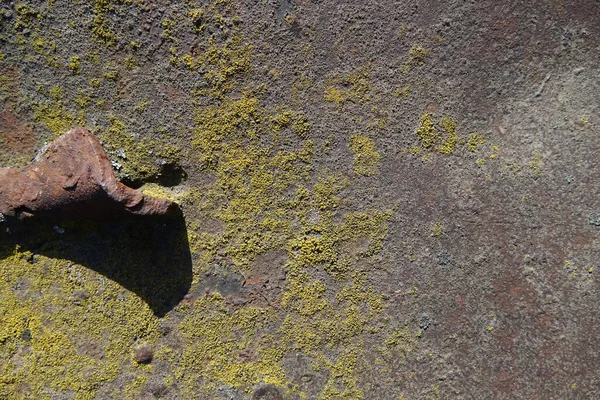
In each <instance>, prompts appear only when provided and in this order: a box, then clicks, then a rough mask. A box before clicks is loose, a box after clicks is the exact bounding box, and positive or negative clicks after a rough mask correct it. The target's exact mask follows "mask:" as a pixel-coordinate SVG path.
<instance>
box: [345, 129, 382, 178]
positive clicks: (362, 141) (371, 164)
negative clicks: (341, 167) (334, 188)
mask: <svg viewBox="0 0 600 400" xmlns="http://www.w3.org/2000/svg"><path fill="white" fill-rule="evenodd" d="M350 149H351V150H352V153H354V172H356V173H357V174H359V175H363V176H371V175H374V174H375V173H376V172H377V165H378V164H379V161H380V160H381V155H380V154H379V153H378V152H377V151H376V150H375V142H374V141H373V139H371V138H370V137H368V136H365V135H352V136H351V137H350Z"/></svg>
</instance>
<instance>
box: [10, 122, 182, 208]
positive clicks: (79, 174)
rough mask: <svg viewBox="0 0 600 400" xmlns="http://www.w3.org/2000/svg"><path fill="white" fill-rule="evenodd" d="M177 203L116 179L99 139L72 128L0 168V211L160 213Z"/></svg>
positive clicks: (82, 129)
mask: <svg viewBox="0 0 600 400" xmlns="http://www.w3.org/2000/svg"><path fill="white" fill-rule="evenodd" d="M176 209H177V206H176V205H175V204H174V203H173V202H171V201H170V200H165V199H157V198H153V197H150V196H145V195H143V194H142V193H141V192H139V191H137V190H134V189H131V188H129V187H127V186H125V185H123V184H121V183H119V182H117V180H116V178H115V175H114V173H113V170H112V166H111V164H110V161H109V159H108V157H107V156H106V153H105V152H104V149H103V148H102V145H101V144H100V141H99V140H98V139H97V138H96V137H94V136H93V135H92V134H91V133H90V132H89V131H88V130H87V129H84V128H75V129H73V130H72V131H70V132H68V133H66V134H64V135H62V136H61V137H60V138H58V139H57V140H55V141H54V142H52V143H51V144H50V145H48V147H47V148H46V150H45V151H44V152H43V153H41V154H39V155H38V156H37V157H36V159H35V161H34V162H33V163H31V164H29V165H27V166H25V167H22V168H13V169H11V168H2V169H0V213H2V214H5V215H8V216H14V217H24V216H30V215H35V214H38V213H41V212H47V211H57V212H65V213H67V214H70V213H72V214H74V215H95V216H101V215H103V214H106V213H107V212H115V211H120V210H123V211H126V212H128V213H132V214H138V215H165V214H170V213H172V212H174V211H175V210H176Z"/></svg>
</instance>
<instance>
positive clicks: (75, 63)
mask: <svg viewBox="0 0 600 400" xmlns="http://www.w3.org/2000/svg"><path fill="white" fill-rule="evenodd" d="M69 70H70V71H71V73H72V74H74V75H78V74H80V73H81V57H79V56H71V57H70V58H69Z"/></svg>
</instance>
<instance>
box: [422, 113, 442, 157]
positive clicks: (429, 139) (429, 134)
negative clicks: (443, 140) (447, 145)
mask: <svg viewBox="0 0 600 400" xmlns="http://www.w3.org/2000/svg"><path fill="white" fill-rule="evenodd" d="M417 136H418V137H419V139H420V140H421V147H423V148H424V149H429V148H430V147H432V146H433V145H434V144H435V143H436V142H438V141H439V140H440V135H439V134H438V133H437V130H436V129H435V124H434V123H433V118H432V116H431V114H429V113H425V114H423V116H422V117H421V122H420V125H419V128H417Z"/></svg>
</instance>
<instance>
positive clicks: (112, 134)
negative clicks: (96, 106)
mask: <svg viewBox="0 0 600 400" xmlns="http://www.w3.org/2000/svg"><path fill="white" fill-rule="evenodd" d="M96 132H97V133H96V134H97V135H98V137H99V138H100V140H101V141H102V144H103V145H104V148H105V149H106V150H107V152H108V153H109V154H110V155H112V156H113V161H115V162H116V163H117V165H116V168H117V170H118V171H119V172H121V173H123V174H126V175H127V176H129V178H130V179H132V180H148V179H155V178H158V177H160V174H161V172H162V168H161V165H162V164H172V163H176V162H177V161H178V160H179V157H180V153H181V149H180V148H178V147H177V146H174V145H171V144H169V143H164V142H162V141H160V140H151V139H150V138H148V137H146V136H145V137H144V138H142V139H137V138H135V137H133V136H132V135H131V134H130V133H129V131H128V130H127V127H126V126H125V122H123V121H122V120H121V119H119V118H118V117H117V116H116V115H112V116H111V117H110V123H109V126H108V127H107V128H104V129H102V128H97V129H96Z"/></svg>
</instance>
